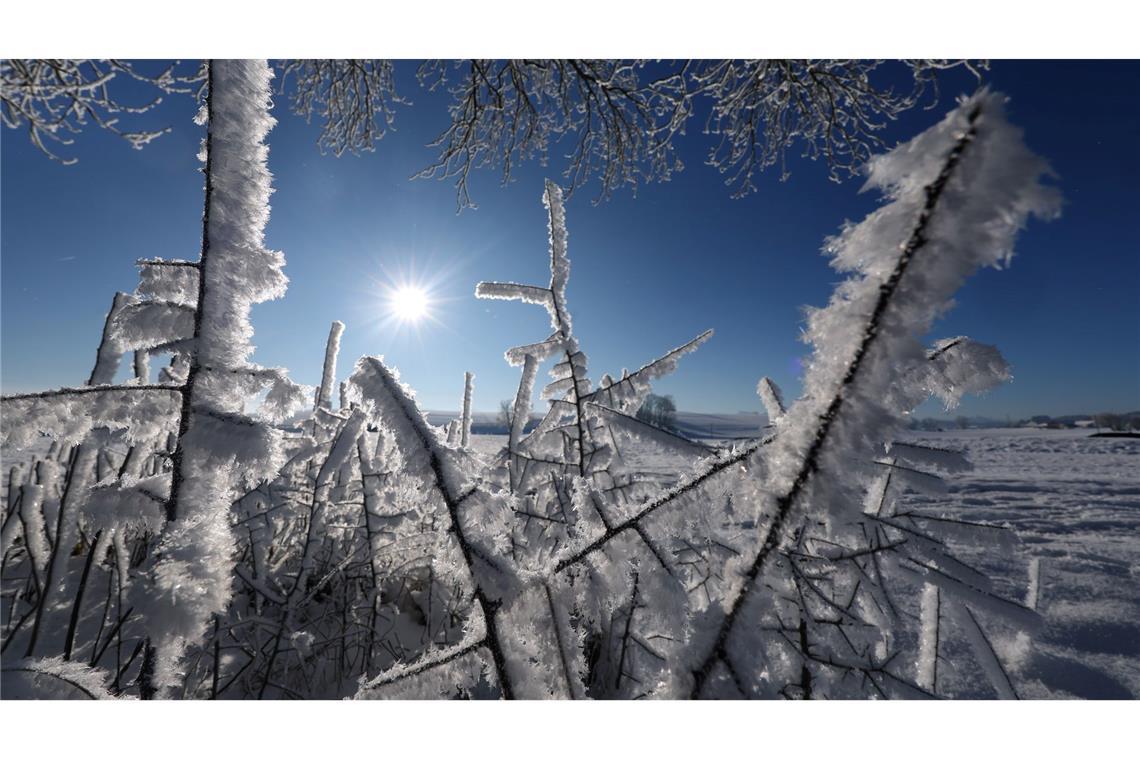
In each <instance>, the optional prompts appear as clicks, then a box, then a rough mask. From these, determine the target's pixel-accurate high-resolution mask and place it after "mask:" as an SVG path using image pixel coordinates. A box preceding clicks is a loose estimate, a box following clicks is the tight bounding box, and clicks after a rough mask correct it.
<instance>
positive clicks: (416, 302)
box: [391, 285, 428, 322]
mask: <svg viewBox="0 0 1140 760" xmlns="http://www.w3.org/2000/svg"><path fill="white" fill-rule="evenodd" d="M391 309H392V314H393V315H394V316H395V317H396V318H397V319H399V320H400V321H402V322H418V321H420V320H421V319H423V318H424V317H426V316H427V313H428V295H427V292H426V291H425V290H424V289H423V288H417V287H415V286H414V285H403V286H401V287H400V288H397V289H396V291H395V292H394V293H392V299H391Z"/></svg>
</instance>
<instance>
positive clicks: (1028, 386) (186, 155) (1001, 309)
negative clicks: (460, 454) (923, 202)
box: [0, 61, 1140, 418]
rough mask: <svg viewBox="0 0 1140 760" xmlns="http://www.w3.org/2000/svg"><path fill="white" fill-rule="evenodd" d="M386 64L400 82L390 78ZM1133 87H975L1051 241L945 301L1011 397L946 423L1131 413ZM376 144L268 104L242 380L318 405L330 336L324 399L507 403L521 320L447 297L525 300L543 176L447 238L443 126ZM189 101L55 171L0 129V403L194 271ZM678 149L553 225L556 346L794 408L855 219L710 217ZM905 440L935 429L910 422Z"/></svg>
mask: <svg viewBox="0 0 1140 760" xmlns="http://www.w3.org/2000/svg"><path fill="white" fill-rule="evenodd" d="M411 68H412V65H411V64H404V65H403V70H404V72H405V74H406V73H410V71H411ZM1138 75H1140V65H1138V64H1137V63H1136V62H1129V63H1124V62H1121V63H1113V62H1095V63H1092V62H1075V61H1070V62H1007V61H997V62H994V63H993V65H992V68H991V71H990V72H989V73H988V75H987V80H988V81H989V82H990V83H991V84H992V86H993V87H995V88H996V89H998V90H1000V91H1002V92H1005V93H1006V94H1008V95H1009V96H1010V97H1011V99H1012V101H1011V106H1010V116H1011V119H1012V120H1013V121H1014V122H1015V123H1017V124H1019V125H1020V126H1022V127H1023V128H1024V129H1025V130H1026V139H1027V141H1028V142H1029V144H1030V146H1031V147H1032V148H1033V149H1034V150H1036V151H1037V152H1038V153H1040V154H1042V155H1044V156H1045V157H1046V158H1048V159H1049V161H1050V163H1051V164H1052V166H1053V167H1054V169H1055V170H1056V172H1057V174H1058V179H1057V182H1058V184H1059V186H1060V187H1061V189H1062V192H1063V193H1064V196H1065V208H1064V214H1063V216H1062V218H1061V219H1059V220H1057V221H1055V222H1051V223H1048V224H1045V223H1038V224H1034V225H1032V226H1031V227H1030V228H1029V229H1028V230H1026V231H1025V232H1024V233H1023V234H1022V236H1021V237H1020V239H1019V244H1018V255H1017V256H1016V257H1015V259H1014V261H1013V264H1012V266H1011V268H1010V269H1008V270H1005V271H1000V272H999V271H985V272H982V273H981V274H979V275H978V276H977V277H975V278H974V279H973V280H971V281H970V282H969V283H968V284H967V286H966V287H965V288H964V289H963V290H962V291H961V292H960V293H959V296H958V306H957V308H956V309H954V310H953V311H952V312H951V313H950V314H949V315H948V317H947V318H946V319H944V320H943V321H942V323H941V324H940V325H939V326H938V328H937V329H936V330H935V333H934V337H942V336H952V335H959V334H966V335H970V336H971V337H973V338H975V339H977V340H980V341H984V342H987V343H995V344H997V345H998V346H999V347H1000V348H1001V349H1002V351H1003V353H1004V354H1005V356H1006V357H1007V359H1008V360H1009V361H1010V362H1011V363H1012V365H1013V368H1014V381H1013V382H1012V383H1011V384H1009V385H1007V386H1005V387H1003V388H1001V389H999V390H997V391H994V392H993V393H991V394H989V395H987V396H985V397H982V398H978V399H967V400H966V401H965V402H964V403H963V405H962V406H961V407H960V409H958V410H956V411H955V412H953V413H952V414H959V413H961V414H968V415H985V416H991V417H997V418H1004V417H1006V416H1010V417H1013V418H1019V417H1024V416H1028V415H1031V414H1063V413H1071V412H1092V411H1098V410H1116V411H1127V410H1134V409H1140V234H1138V233H1140V216H1138V215H1137V209H1140V191H1138V190H1137V182H1138V180H1137V178H1138V177H1140V150H1138V149H1137V146H1136V139H1137V136H1138V135H1140V99H1138V98H1137V94H1138V93H1137V91H1136V84H1135V82H1136V81H1137V76H1138ZM401 81H402V82H403V83H404V87H403V89H404V91H405V92H406V94H407V95H408V96H409V97H410V98H411V100H413V101H414V105H413V106H411V107H405V108H401V109H399V111H398V112H397V120H396V131H394V132H390V133H389V134H388V135H387V136H386V137H385V138H384V139H383V140H381V141H380V143H379V144H378V146H377V150H376V151H375V152H374V153H366V154H363V155H361V156H351V155H345V156H344V157H342V158H339V159H337V158H334V157H332V156H331V155H328V156H322V155H320V153H319V151H318V149H317V147H316V137H317V134H318V129H317V127H316V126H315V125H307V124H306V123H305V122H304V120H302V119H299V118H297V117H295V116H293V115H292V114H290V113H289V112H288V111H287V109H286V103H285V99H284V98H280V99H279V100H278V105H277V108H276V109H275V115H276V116H277V118H278V120H279V124H278V126H277V127H276V128H275V129H274V130H273V132H272V133H271V134H270V146H271V150H270V169H271V170H272V171H273V173H274V177H275V179H274V187H275V189H276V192H275V194H274V196H273V198H272V206H273V211H272V218H271V221H270V223H269V227H268V229H267V239H268V244H269V245H270V246H272V247H274V248H277V249H280V250H282V251H284V253H285V255H286V259H287V261H288V265H287V267H286V272H287V274H288V276H289V277H290V280H291V282H290V286H289V292H288V294H287V295H286V296H285V298H284V299H282V300H279V301H276V302H271V303H268V304H262V305H259V306H257V307H255V308H254V312H253V322H254V327H255V329H256V335H255V339H254V342H255V343H256V345H257V347H258V348H257V353H256V354H255V356H254V359H255V361H257V362H258V363H261V364H264V365H270V366H285V367H288V368H289V369H290V370H291V372H292V375H293V376H294V377H295V378H296V379H297V380H299V381H301V382H305V383H310V384H313V383H316V382H317V381H318V380H319V373H320V368H321V360H322V357H323V351H324V341H325V338H326V336H327V334H328V328H329V323H330V322H331V321H332V320H334V319H341V320H343V321H344V322H345V323H346V324H347V329H346V331H345V334H344V338H343V341H342V346H341V363H340V375H341V376H342V377H344V376H346V375H347V373H348V372H349V371H350V369H351V363H352V362H353V361H355V359H356V358H357V357H360V356H362V355H366V354H382V355H384V356H385V357H386V359H387V360H388V361H389V362H390V363H391V364H393V365H395V366H396V367H397V368H399V370H400V372H401V374H402V376H403V378H404V380H406V381H407V382H409V383H410V384H411V385H412V387H414V388H415V389H416V391H417V393H418V396H419V398H420V400H421V403H422V404H423V405H424V406H425V407H428V408H432V409H455V408H457V407H458V405H459V402H460V399H461V394H462V381H463V372H464V370H471V371H473V372H475V374H476V390H475V406H476V408H477V409H481V410H493V409H495V408H497V406H498V403H499V401H500V400H502V399H507V398H510V397H512V396H513V394H514V389H515V387H516V384H517V380H518V370H517V369H515V368H512V367H509V366H508V365H507V364H506V363H505V361H504V360H503V359H502V354H503V351H504V350H505V349H506V348H508V347H510V346H513V345H517V344H520V343H524V342H529V341H533V340H538V339H541V338H544V337H546V335H547V333H548V324H547V321H546V317H545V315H544V313H543V312H542V311H541V310H540V309H539V308H537V307H534V306H528V305H523V304H517V303H508V302H500V301H478V300H476V299H475V298H474V296H473V290H474V286H475V283H476V282H477V281H479V280H483V279H487V280H515V281H519V282H534V283H544V282H545V281H546V280H547V278H548V277H549V275H548V272H547V258H546V222H545V214H544V211H543V208H542V204H541V192H542V180H543V178H544V177H545V176H552V177H557V176H558V175H559V173H560V171H561V169H562V168H563V165H562V163H561V161H560V160H559V159H558V158H557V155H555V156H552V160H551V165H550V166H548V167H541V166H539V165H537V164H536V163H528V164H525V165H523V166H521V167H519V168H518V169H517V170H516V171H515V173H514V179H513V181H512V182H511V183H510V184H509V185H508V186H506V187H502V186H501V185H500V182H499V180H500V178H499V176H498V175H497V174H496V173H495V172H493V171H490V170H484V171H482V172H479V173H477V174H476V175H475V177H474V179H473V181H472V183H471V185H472V186H471V189H472V195H473V197H474V199H475V201H476V202H477V203H478V204H479V208H478V209H477V210H474V211H464V212H463V213H462V214H456V202H455V193H454V189H453V187H452V185H451V184H450V183H449V182H440V181H435V180H410V179H409V177H410V176H411V175H412V174H414V173H415V172H416V171H418V170H419V169H421V168H423V167H424V166H426V165H427V164H429V163H430V161H431V159H432V158H433V156H434V153H433V152H432V150H431V149H429V148H426V147H425V143H427V142H428V141H429V140H430V139H431V138H432V137H434V136H435V135H436V134H437V133H438V132H439V131H440V130H442V129H443V127H444V126H445V124H446V114H445V110H444V108H445V105H446V102H445V101H444V100H442V99H440V98H439V97H438V96H435V95H429V94H427V93H425V92H423V91H421V90H419V89H418V88H415V87H414V86H413V85H412V84H411V83H410V79H409V77H407V76H405V75H401ZM942 82H943V87H942V90H943V97H942V103H941V104H940V105H939V106H938V107H937V108H935V109H933V110H929V111H924V110H916V111H913V112H911V113H909V114H907V115H906V116H905V117H904V118H903V119H901V120H900V121H899V122H897V123H895V124H892V125H891V126H890V127H889V129H888V130H887V131H886V133H885V137H886V139H887V141H888V143H891V144H893V143H894V142H896V141H900V140H905V139H907V138H909V137H910V136H912V135H913V134H915V133H916V132H918V131H919V130H921V129H924V128H926V127H927V126H929V125H930V124H932V123H934V122H935V121H936V120H938V119H939V118H941V116H942V114H943V113H944V112H945V111H946V110H947V109H948V108H950V107H951V106H952V98H953V96H954V95H956V94H958V93H960V92H964V91H969V90H971V89H973V87H974V81H973V79H972V77H970V76H969V75H967V74H965V73H964V72H952V73H950V74H949V75H947V76H945V77H944V78H943V80H942ZM194 110H195V109H194V105H193V103H191V102H190V101H189V99H177V98H174V99H168V101H167V102H166V103H164V104H163V105H162V106H161V109H160V110H158V111H157V112H156V113H154V114H152V115H150V116H148V119H149V120H150V121H151V122H152V123H156V124H160V125H167V124H168V125H170V126H172V127H173V130H172V132H171V133H170V134H168V135H166V136H164V137H162V138H160V139H159V140H157V141H155V142H154V143H152V144H151V145H150V146H148V147H147V148H146V149H145V150H142V151H132V150H130V149H129V148H128V147H127V145H126V144H125V143H123V142H122V141H121V140H118V139H117V138H115V137H113V136H111V135H108V134H106V133H103V132H101V131H100V130H97V129H89V130H87V131H85V132H83V133H82V134H80V135H79V136H78V139H77V141H76V144H75V145H74V146H71V147H70V148H61V150H64V151H67V154H68V155H74V156H76V157H77V158H79V163H78V164H76V165H74V166H62V165H60V164H57V163H54V162H51V161H49V160H47V159H46V158H45V157H43V156H42V155H41V154H39V153H38V152H37V151H36V150H35V149H34V148H33V147H32V146H31V145H30V144H29V143H28V140H27V138H26V136H25V134H24V133H23V132H21V131H18V130H11V129H4V130H3V135H2V162H0V285H2V302H0V331H2V333H0V387H2V389H3V391H4V392H5V393H13V392H19V391H26V390H33V389H40V388H47V387H52V386H60V385H77V384H80V383H81V382H82V381H83V380H84V379H85V378H86V376H87V374H88V373H89V371H90V367H91V364H92V362H93V360H94V356H95V348H96V345H97V344H98V340H99V334H100V331H101V328H102V320H103V316H104V314H105V313H106V310H107V308H108V306H109V304H110V301H111V297H112V295H113V294H114V292H115V291H116V290H128V291H129V290H132V289H133V288H134V286H135V283H136V279H137V276H136V269H135V266H134V261H135V259H137V258H140V257H149V256H166V257H172V258H194V257H195V256H196V255H197V248H198V245H199V238H200V234H201V203H202V199H201V191H202V180H201V175H200V174H199V173H198V172H197V171H196V170H197V168H198V163H197V161H196V159H195V153H196V151H197V144H198V141H199V139H200V137H201V130H200V128H198V127H196V126H195V125H194V124H193V123H192V121H191V118H192V116H193V112H194ZM689 131H690V134H689V136H688V137H687V138H686V139H685V140H684V141H683V142H682V143H680V145H681V149H682V150H681V158H682V159H683V161H684V163H685V165H686V168H685V170H684V171H683V172H682V173H680V174H679V175H677V176H676V177H675V178H674V180H673V181H672V182H669V183H664V184H654V185H648V186H643V187H641V188H640V189H639V191H638V193H637V196H636V197H634V196H633V195H632V194H631V193H630V192H629V191H628V190H622V191H619V192H618V193H616V194H615V196H614V197H613V198H611V199H610V200H608V201H606V202H603V203H601V204H598V205H594V204H592V203H591V200H592V198H593V193H592V192H591V191H592V190H594V189H595V188H591V187H587V188H585V189H584V190H582V191H580V192H579V193H578V194H576V195H575V196H574V197H573V198H572V199H571V200H570V201H569V202H568V204H567V217H568V224H569V230H570V257H571V261H572V273H571V280H570V287H569V300H570V306H571V309H572V310H573V313H574V319H575V331H576V333H577V335H578V337H579V339H580V342H581V344H582V346H583V349H584V350H585V351H586V353H587V354H588V355H589V357H590V364H591V368H592V375H593V376H594V377H595V378H596V377H600V376H601V374H602V373H603V372H610V373H611V374H617V373H619V372H620V371H621V369H622V368H623V367H628V368H630V369H634V368H636V367H638V366H640V365H641V364H642V363H644V362H645V361H647V360H649V359H652V358H653V357H655V356H657V355H658V354H660V353H662V352H664V351H666V350H668V349H669V348H672V347H674V346H676V345H679V344H680V343H683V342H685V341H686V340H688V339H689V338H691V337H693V336H695V335H696V334H698V333H699V332H701V331H702V330H704V329H707V328H710V327H711V328H714V329H715V330H716V336H715V337H714V338H713V339H712V340H711V341H710V342H709V343H707V344H706V345H705V346H704V347H703V348H702V349H701V350H700V351H698V352H697V353H695V354H693V355H691V356H689V357H687V358H686V359H685V360H684V361H683V362H682V364H681V366H680V368H679V370H678V372H677V373H676V375H674V376H673V377H671V378H668V379H666V380H664V381H661V382H660V383H658V385H657V390H658V392H661V393H669V394H672V395H673V396H674V397H675V398H676V400H677V404H678V406H679V407H680V408H682V409H685V410H689V411H701V412H733V411H743V410H757V409H759V408H760V404H759V400H758V399H757V398H756V396H755V393H754V388H755V384H756V381H757V379H758V378H759V377H760V376H762V375H769V376H771V377H772V378H773V379H775V380H776V382H777V383H779V384H780V385H781V386H783V387H784V389H785V393H786V394H788V395H791V396H794V395H795V394H796V393H797V392H798V389H799V381H798V372H799V359H800V357H802V356H804V355H805V354H806V353H807V351H808V347H807V346H806V345H804V344H803V343H801V342H800V341H799V335H800V329H801V324H802V307H803V306H804V305H822V304H823V303H825V302H826V300H827V298H828V295H829V293H830V291H831V288H832V287H833V285H834V284H835V282H836V281H837V279H838V276H837V275H836V273H834V272H833V271H832V270H830V269H829V268H828V266H827V261H826V259H825V258H824V257H823V256H822V255H820V253H819V251H820V247H821V245H822V243H823V240H824V238H825V237H826V236H827V235H830V234H833V233H834V232H835V231H836V230H837V229H838V228H839V226H840V225H841V224H842V222H843V221H844V220H845V219H851V220H858V219H860V218H862V216H863V215H864V214H866V213H867V212H868V211H870V210H871V209H873V208H874V207H875V206H876V199H875V198H874V197H873V196H871V195H870V194H862V195H861V194H859V192H858V190H859V187H860V182H859V181H858V180H857V179H856V180H848V181H845V182H843V183H840V184H837V183H834V182H831V181H829V180H828V178H827V172H826V168H825V167H824V166H823V165H821V164H817V163H812V162H809V161H805V160H800V159H794V160H792V161H791V164H790V169H791V172H792V176H791V178H790V179H789V180H787V181H785V182H781V181H780V180H779V176H778V174H777V173H775V172H767V173H765V174H762V175H760V177H759V178H758V181H757V185H758V188H759V189H758V192H756V193H753V194H752V195H749V196H747V197H745V198H743V199H741V200H732V199H730V197H729V192H728V190H727V189H726V188H725V187H724V186H723V184H722V177H721V176H720V175H719V174H717V172H716V171H715V170H714V169H712V168H710V167H708V166H705V165H703V159H704V156H705V153H706V151H707V149H708V147H709V143H708V142H707V139H706V138H705V136H703V135H701V134H700V129H699V125H697V124H696V123H694V124H693V128H691V129H690V130H689ZM405 280H411V281H414V282H417V283H420V284H423V285H425V286H427V287H428V288H429V289H430V291H431V295H432V298H433V301H434V303H433V307H432V311H433V319H432V320H430V321H427V322H424V323H421V324H420V325H419V326H418V327H409V326H406V325H397V324H394V323H393V322H392V321H391V320H390V319H386V305H385V300H384V293H385V290H386V288H387V287H389V286H391V285H392V284H394V283H398V282H402V281H405ZM922 413H923V414H940V413H942V410H941V408H940V407H937V406H934V405H927V406H926V407H924V408H923V410H922Z"/></svg>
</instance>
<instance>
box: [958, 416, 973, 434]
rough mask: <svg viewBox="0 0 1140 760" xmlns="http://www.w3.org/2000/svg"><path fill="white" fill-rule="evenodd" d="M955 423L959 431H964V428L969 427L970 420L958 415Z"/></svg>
mask: <svg viewBox="0 0 1140 760" xmlns="http://www.w3.org/2000/svg"><path fill="white" fill-rule="evenodd" d="M955 422H957V423H958V429H959V430H965V429H966V428H968V427H970V418H969V417H966V416H963V415H959V416H958V418H957V419H956V420H955Z"/></svg>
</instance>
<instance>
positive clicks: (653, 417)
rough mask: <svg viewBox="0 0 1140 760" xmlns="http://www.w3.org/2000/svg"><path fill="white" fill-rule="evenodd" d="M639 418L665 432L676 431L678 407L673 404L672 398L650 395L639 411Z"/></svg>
mask: <svg viewBox="0 0 1140 760" xmlns="http://www.w3.org/2000/svg"><path fill="white" fill-rule="evenodd" d="M637 418H638V419H639V420H641V421H642V422H648V423H649V424H650V425H656V426H657V427H659V428H663V429H665V430H676V429H677V405H676V404H675V403H674V402H673V397H672V396H658V395H657V394H655V393H650V394H649V396H648V397H646V399H645V403H643V404H642V405H641V408H640V409H638V410H637Z"/></svg>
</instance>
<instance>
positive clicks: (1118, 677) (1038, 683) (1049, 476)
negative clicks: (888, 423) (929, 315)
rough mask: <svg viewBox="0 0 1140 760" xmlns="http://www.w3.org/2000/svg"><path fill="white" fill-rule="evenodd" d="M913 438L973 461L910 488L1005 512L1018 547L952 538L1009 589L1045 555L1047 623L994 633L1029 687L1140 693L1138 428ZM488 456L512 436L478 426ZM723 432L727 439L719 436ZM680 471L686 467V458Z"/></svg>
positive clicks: (478, 440) (654, 467) (632, 460)
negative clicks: (1021, 632)
mask: <svg viewBox="0 0 1140 760" xmlns="http://www.w3.org/2000/svg"><path fill="white" fill-rule="evenodd" d="M907 440H914V441H917V442H922V443H926V444H928V445H932V446H938V447H942V448H955V449H959V450H963V451H965V452H966V454H967V456H968V457H969V459H970V460H971V461H972V462H973V463H974V470H973V471H972V472H969V473H966V474H964V475H962V476H960V477H959V478H958V479H957V480H956V481H954V482H952V483H950V490H949V493H945V494H935V495H930V494H922V495H920V494H911V495H908V496H907V499H908V500H910V502H911V503H912V504H913V505H915V506H918V505H920V504H925V505H929V504H930V503H931V502H932V501H933V500H937V501H938V503H939V506H940V508H942V509H945V510H948V511H950V512H951V513H953V514H954V515H955V516H957V517H959V518H962V519H967V520H974V521H981V522H992V523H999V524H1005V525H1008V526H1009V527H1011V528H1012V529H1013V530H1015V531H1016V533H1017V534H1018V536H1019V537H1020V538H1021V541H1022V546H1021V547H1020V548H1019V550H1015V551H1013V552H1009V553H1004V554H1002V555H1000V556H992V555H990V554H986V553H981V552H973V553H972V552H971V551H970V548H969V547H968V546H963V547H956V548H958V549H960V550H961V551H962V553H963V556H964V558H969V559H972V561H973V563H974V564H975V565H976V566H978V567H979V569H982V570H984V571H986V572H987V573H989V574H992V576H993V577H994V579H995V584H996V587H997V589H998V590H1000V591H1003V592H1004V593H1005V594H1006V595H1007V596H1009V597H1010V598H1017V599H1021V598H1023V597H1024V596H1025V588H1026V568H1027V564H1028V561H1029V559H1030V558H1031V557H1038V558H1040V561H1041V596H1040V602H1039V610H1040V611H1041V613H1042V615H1043V617H1044V620H1045V626H1044V628H1043V629H1042V630H1041V631H1040V632H1039V633H1038V634H1037V635H1036V637H1035V640H1034V642H1033V644H1032V645H1031V646H1027V643H1026V640H1025V639H1024V637H1016V636H1013V635H1010V636H1005V637H1004V638H1003V637H997V638H996V640H995V642H994V645H995V647H997V648H998V649H999V651H1000V652H1001V654H1002V655H1003V657H1004V658H1005V659H1006V662H1007V664H1009V665H1010V666H1011V670H1012V672H1011V676H1013V678H1014V679H1015V683H1016V686H1017V690H1018V692H1019V694H1020V695H1021V696H1023V697H1028V698H1037V699H1072V698H1078V697H1079V698H1087V699H1135V698H1138V697H1140V440H1136V439H1120V438H1090V437H1089V432H1088V431H1086V430H1033V429H1021V428H1018V429H1004V430H992V429H991V430H965V431H950V432H938V433H929V432H923V433H910V434H908V435H907ZM473 441H474V445H475V447H476V449H477V450H478V451H480V452H481V453H483V454H485V455H488V456H491V455H493V454H494V453H495V452H497V451H498V450H499V449H500V448H501V447H502V446H503V445H504V444H505V442H506V436H491V435H487V436H475V437H474V438H473ZM722 443H723V442H722ZM626 459H627V462H628V463H629V464H630V465H631V466H634V467H636V468H637V469H639V470H642V471H644V472H645V473H652V474H654V475H656V476H658V477H660V478H661V480H662V481H663V483H664V482H668V481H670V480H672V479H674V478H675V477H676V476H677V474H678V473H679V472H681V471H679V470H678V469H677V466H676V465H677V462H676V460H672V459H670V458H666V457H663V456H660V455H657V454H655V453H654V452H651V451H633V452H629V451H627V452H626ZM682 471H683V470H682Z"/></svg>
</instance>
